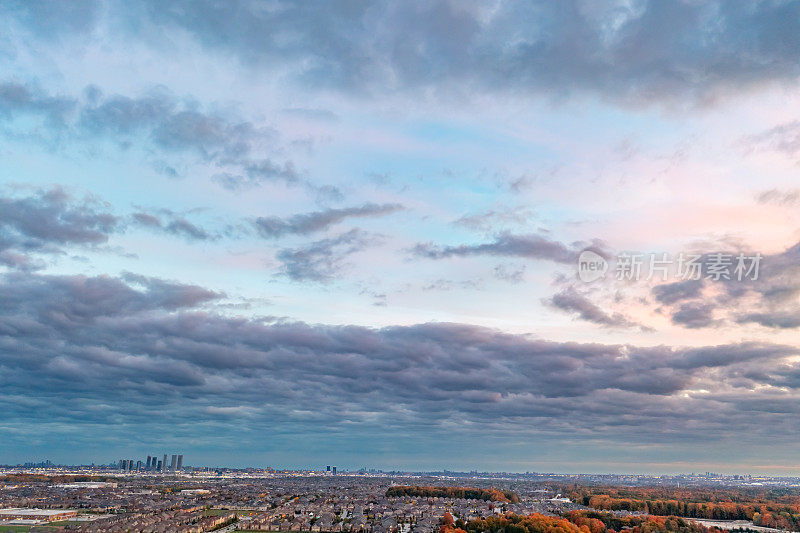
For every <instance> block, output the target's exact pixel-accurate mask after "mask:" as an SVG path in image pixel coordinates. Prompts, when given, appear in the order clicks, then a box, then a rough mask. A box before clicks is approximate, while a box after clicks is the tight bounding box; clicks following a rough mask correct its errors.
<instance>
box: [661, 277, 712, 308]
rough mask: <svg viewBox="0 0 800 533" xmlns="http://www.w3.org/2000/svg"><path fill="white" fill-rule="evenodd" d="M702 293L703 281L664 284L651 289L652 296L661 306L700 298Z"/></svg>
mask: <svg viewBox="0 0 800 533" xmlns="http://www.w3.org/2000/svg"><path fill="white" fill-rule="evenodd" d="M702 291H703V280H702V279H698V280H691V279H689V280H685V281H677V282H674V283H664V284H661V285H656V286H655V287H653V296H655V298H656V300H657V301H658V302H660V303H662V304H667V305H670V304H674V303H675V302H678V301H681V300H687V299H691V298H698V297H700V295H701V293H702Z"/></svg>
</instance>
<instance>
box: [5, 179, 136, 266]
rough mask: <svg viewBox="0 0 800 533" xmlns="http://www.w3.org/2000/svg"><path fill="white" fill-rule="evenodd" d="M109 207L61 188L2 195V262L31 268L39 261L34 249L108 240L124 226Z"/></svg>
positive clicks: (58, 250) (60, 248) (59, 250)
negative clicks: (33, 254) (17, 195)
mask: <svg viewBox="0 0 800 533" xmlns="http://www.w3.org/2000/svg"><path fill="white" fill-rule="evenodd" d="M107 209H108V206H107V205H105V204H103V203H102V202H99V201H98V200H96V199H92V198H87V199H85V200H83V201H79V200H75V199H73V198H72V197H71V196H70V195H69V194H67V193H66V192H65V191H64V190H62V189H60V188H53V189H50V190H46V191H38V192H36V193H35V194H33V195H32V196H27V197H15V196H4V197H0V262H2V263H3V264H6V265H7V266H12V267H16V268H20V267H21V268H28V267H32V266H34V265H36V261H35V260H34V259H33V258H31V257H30V254H32V253H51V254H52V253H63V248H64V247H65V246H69V245H83V246H96V245H101V244H105V243H106V242H107V241H108V238H109V235H110V234H111V233H113V232H115V231H117V230H118V229H120V226H121V223H120V220H119V218H118V217H116V216H115V215H113V214H112V213H110V212H108V211H107Z"/></svg>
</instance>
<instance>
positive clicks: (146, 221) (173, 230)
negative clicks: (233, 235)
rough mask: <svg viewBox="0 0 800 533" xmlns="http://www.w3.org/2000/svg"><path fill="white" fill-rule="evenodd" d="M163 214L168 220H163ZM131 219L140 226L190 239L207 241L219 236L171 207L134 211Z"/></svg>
mask: <svg viewBox="0 0 800 533" xmlns="http://www.w3.org/2000/svg"><path fill="white" fill-rule="evenodd" d="M162 216H165V217H166V218H167V220H166V221H164V220H162V219H161V217H162ZM131 219H132V220H133V222H134V223H135V224H137V225H139V226H142V227H146V228H151V229H157V230H160V231H163V232H164V233H168V234H170V235H177V236H181V237H184V238H185V239H186V240H189V241H206V240H213V239H216V238H218V237H217V236H214V235H211V234H210V233H209V232H208V231H206V230H205V229H204V228H202V227H200V226H198V225H196V224H193V223H191V222H189V221H188V220H186V219H185V218H184V217H182V216H179V215H177V214H176V213H173V212H172V211H171V210H169V209H162V210H160V211H159V212H158V213H155V214H154V213H146V212H137V213H133V214H132V215H131Z"/></svg>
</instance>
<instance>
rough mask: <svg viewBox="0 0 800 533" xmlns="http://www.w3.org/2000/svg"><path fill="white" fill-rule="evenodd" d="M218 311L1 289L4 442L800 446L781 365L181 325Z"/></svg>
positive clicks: (748, 354)
mask: <svg viewBox="0 0 800 533" xmlns="http://www.w3.org/2000/svg"><path fill="white" fill-rule="evenodd" d="M221 297H222V295H221V294H219V293H216V292H214V291H209V290H207V289H203V288H200V287H195V286H190V285H184V284H180V283H174V282H167V281H163V280H158V279H153V278H148V277H142V276H137V275H133V274H128V275H126V276H125V277H123V278H109V277H85V276H39V275H32V274H13V275H5V276H2V277H0V344H1V345H2V347H3V349H2V350H0V367H2V369H3V372H2V373H0V386H1V388H0V390H2V391H3V394H0V407H2V409H3V412H4V429H6V428H12V429H14V431H16V430H19V431H22V437H20V436H19V434H17V433H9V434H8V435H9V438H10V439H11V440H12V441H13V442H16V441H15V440H14V439H20V438H22V439H24V435H26V434H27V431H36V432H38V433H40V434H44V435H50V434H52V433H53V432H56V433H58V432H59V431H60V429H59V428H61V427H62V426H63V425H69V426H70V427H71V428H73V429H74V430H75V431H74V432H68V433H63V432H61V434H62V435H63V438H65V439H77V441H81V439H84V440H83V441H90V440H98V441H99V442H103V443H108V442H109V438H110V437H109V435H110V434H111V433H110V432H109V431H108V429H109V428H112V427H113V428H114V432H113V433H114V435H115V436H117V437H118V436H120V435H125V436H126V437H127V436H128V435H129V434H130V435H131V436H132V437H133V438H134V440H135V441H137V442H138V441H139V440H141V439H142V437H141V434H145V435H146V434H148V433H150V434H152V432H157V431H159V430H162V429H163V428H164V427H170V434H173V435H175V434H180V435H182V436H183V437H184V438H194V437H200V436H203V435H206V434H207V433H208V431H209V429H210V428H213V431H212V434H215V435H216V434H229V433H231V432H232V433H233V434H235V439H233V440H231V441H230V442H228V445H230V446H231V447H235V448H236V449H237V450H239V451H240V452H241V453H246V452H247V451H248V450H249V449H256V448H258V449H262V448H261V447H262V446H263V442H264V441H263V431H267V430H268V429H270V428H272V429H273V430H274V431H276V433H275V438H278V439H279V438H281V437H280V435H290V436H292V438H294V439H295V441H296V443H302V442H307V441H308V439H310V438H311V437H312V436H314V435H319V434H320V432H325V434H326V435H330V437H331V438H336V437H337V436H341V435H343V434H347V435H351V436H353V437H354V438H355V439H356V440H358V441H360V442H361V448H359V449H364V446H369V445H370V443H372V442H375V440H376V439H378V440H379V439H383V438H385V437H386V438H388V437H389V436H390V435H395V436H396V435H397V434H398V432H399V433H401V434H403V435H407V436H413V438H414V439H421V442H418V443H417V446H422V447H423V448H425V449H427V451H428V452H430V448H426V446H427V445H428V443H427V441H425V438H426V436H430V435H438V434H439V433H446V434H448V435H450V436H451V438H455V437H458V439H467V440H468V441H469V442H472V441H473V440H474V439H485V438H487V437H491V436H493V435H498V436H499V435H502V436H503V437H504V439H507V438H508V437H509V436H519V437H523V436H527V437H532V436H534V435H535V436H537V438H542V437H546V436H550V437H552V438H555V439H565V438H569V439H570V440H571V442H582V441H583V440H584V439H588V441H591V442H593V443H597V442H606V443H609V444H611V445H629V444H630V443H650V442H658V443H659V444H660V445H661V446H667V447H669V446H675V447H676V448H675V449H676V450H685V447H686V445H687V444H690V443H694V442H698V441H702V440H704V439H707V438H711V437H712V436H713V438H714V439H725V438H728V437H731V438H733V437H734V436H736V438H737V439H743V440H741V441H740V440H737V442H744V441H749V442H756V441H757V440H758V439H760V438H761V437H760V435H762V434H763V431H766V430H768V429H769V428H771V427H774V423H775V421H776V419H777V418H776V417H778V416H780V417H781V418H780V420H781V422H780V424H781V427H782V428H784V429H787V431H785V432H781V434H783V435H786V438H787V439H790V438H791V435H793V434H796V431H797V430H800V422H798V420H800V417H798V416H787V415H796V414H798V413H799V411H798V402H797V401H796V398H797V394H798V393H800V379H798V376H800V369H798V366H797V363H796V362H792V360H791V359H788V358H790V357H792V356H796V355H797V354H798V353H797V352H798V351H797V348H794V347H788V346H780V345H775V344H767V343H739V344H729V345H720V346H706V347H698V348H670V347H665V346H659V347H650V348H643V347H636V346H630V345H602V344H596V343H583V344H582V343H559V342H550V341H546V340H541V339H535V338H533V337H530V336H526V335H511V334H505V333H501V332H498V331H496V330H492V329H488V328H483V327H478V326H471V325H464V324H444V323H433V324H420V325H414V326H393V327H385V328H381V329H372V328H365V327H358V326H323V325H310V324H305V323H301V322H287V321H274V320H270V319H266V320H265V319H245V318H238V317H229V316H224V315H221V314H217V313H214V312H213V309H210V308H209V309H206V310H205V311H200V310H198V309H197V308H196V306H198V305H202V306H209V305H213V304H214V303H215V302H217V301H219V299H220V298H221ZM775 387H782V389H780V390H778V389H775ZM697 391H702V392H697ZM19 398H25V399H26V401H17V400H18V399H19ZM98 405H100V406H102V408H97V407H96V406H98ZM223 415H224V416H223ZM122 420H124V423H121V421H122ZM54 424H56V426H55V428H54V426H53V425H54ZM243 424H244V425H245V426H246V427H247V429H246V430H243V429H242V427H243ZM26 428H27V429H26ZM276 428H277V429H276ZM666 428H668V429H666ZM248 429H249V430H252V431H249V430H248ZM788 430H791V431H788ZM343 432H345V433H343ZM134 434H140V436H138V437H134V436H133V435H134ZM75 435H80V437H76V436H75ZM115 438H116V437H115ZM776 438H777V437H776ZM83 441H81V442H83ZM220 442H222V441H220ZM9 445H12V444H9ZM299 446H300V449H301V450H303V449H305V448H304V447H303V446H304V445H302V444H300V445H299ZM413 451H414V450H413V449H410V448H406V451H405V453H413ZM439 459H440V460H441V459H444V457H442V458H439Z"/></svg>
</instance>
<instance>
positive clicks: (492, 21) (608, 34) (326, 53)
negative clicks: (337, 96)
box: [5, 1, 800, 105]
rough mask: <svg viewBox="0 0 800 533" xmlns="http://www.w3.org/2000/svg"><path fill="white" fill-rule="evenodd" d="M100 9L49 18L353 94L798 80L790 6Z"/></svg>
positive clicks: (673, 90) (604, 92)
mask: <svg viewBox="0 0 800 533" xmlns="http://www.w3.org/2000/svg"><path fill="white" fill-rule="evenodd" d="M100 5H101V6H102V7H101V8H98V7H97V6H96V5H95V4H94V3H88V4H87V6H86V10H85V11H86V17H85V19H84V20H81V21H80V23H79V24H78V23H77V21H79V20H80V19H79V17H78V16H77V14H78V12H81V13H82V12H83V11H82V10H66V9H60V10H55V12H56V13H59V12H61V11H64V13H63V14H64V20H65V22H66V23H64V24H61V25H59V26H60V27H59V28H58V34H59V35H63V34H65V33H69V32H70V31H71V32H72V35H73V37H74V41H77V42H85V39H86V38H87V36H88V34H89V33H91V32H92V31H95V29H96V28H98V27H102V28H106V30H107V31H109V27H111V26H113V28H114V29H119V28H122V35H124V36H125V38H126V39H136V38H139V39H141V38H142V37H140V36H142V35H172V34H175V33H178V32H179V31H180V32H183V33H185V34H186V35H189V36H190V37H191V38H193V39H194V40H195V42H197V43H199V44H200V45H201V46H203V47H205V49H206V50H208V51H213V52H215V53H219V54H223V55H227V56H230V57H233V58H235V59H237V60H238V61H239V62H240V63H241V64H244V65H248V66H256V67H261V68H269V69H272V70H273V71H278V72H281V71H285V72H286V73H287V74H286V75H287V77H288V78H289V80H291V81H293V82H294V83H295V84H296V85H302V86H304V87H308V86H311V85H314V86H318V87H320V88H321V89H323V90H324V89H331V88H333V89H338V90H341V91H347V92H355V93H360V94H365V93H366V94H376V95H378V94H385V93H386V92H387V91H392V92H401V91H407V92H408V93H413V94H420V90H421V89H426V88H429V87H436V88H438V89H439V90H440V91H441V94H442V95H447V96H451V95H452V94H453V93H456V94H458V91H459V88H463V90H462V91H461V93H463V92H464V91H466V90H469V91H472V92H484V93H492V92H494V93H509V92H514V93H517V94H519V93H521V92H526V93H528V94H533V95H545V96H550V97H552V98H563V97H564V96H569V95H570V94H577V95H582V94H593V95H599V96H600V97H602V98H606V99H609V100H613V101H617V102H623V103H625V104H628V105H642V104H651V103H654V102H660V103H670V104H675V103H678V102H681V101H686V100H687V99H688V100H689V101H694V102H696V103H705V102H709V101H713V100H714V99H715V98H718V97H719V96H722V95H726V94H732V93H737V92H739V91H741V90H744V89H748V88H758V87H761V86H763V85H764V84H765V83H769V82H775V83H781V82H794V81H796V80H797V77H798V74H800V67H798V65H797V62H796V57H797V55H798V53H800V42H798V40H797V39H796V38H795V35H797V34H798V33H800V22H798V21H800V7H798V6H797V4H795V3H793V2H759V3H753V4H748V5H747V6H744V7H742V6H737V5H731V4H729V3H727V2H722V1H712V2H702V3H696V2H669V3H664V2H634V3H621V2H615V1H607V2H599V3H596V2H592V3H586V2H578V1H568V2H556V3H553V2H546V1H535V2H524V3H503V4H500V5H493V4H492V5H489V4H484V3H480V2H468V3H453V2H447V1H437V2H422V1H411V2H405V1H393V2H387V3H381V4H377V5H374V4H358V5H346V6H344V5H341V4H330V3H327V2H323V3H320V4H318V5H314V6H298V5H296V4H294V3H292V2H285V1H284V2H276V3H274V4H273V5H272V6H271V8H270V9H265V8H264V6H263V5H261V4H259V3H257V2H245V3H236V4H229V3H218V2H213V1H204V2H185V1H181V2H172V3H170V5H168V6H165V5H164V4H163V3H162V2H154V1H151V2H145V3H141V4H136V5H135V6H132V5H130V4H121V3H115V2H105V3H102V4H100ZM89 6H91V8H90V7H89ZM5 11H6V13H5V15H6V17H8V18H9V19H10V20H12V21H15V22H16V26H20V27H24V28H27V29H28V31H30V32H32V33H34V34H35V35H36V36H41V37H43V38H45V39H47V38H49V37H51V34H52V33H53V32H52V31H51V30H50V28H51V26H53V24H51V23H47V22H46V21H53V20H57V19H54V16H55V15H53V13H47V16H46V17H44V18H40V17H41V15H42V13H43V12H45V11H50V10H49V9H43V8H42V6H41V5H39V4H38V3H36V2H30V3H29V2H25V3H17V4H13V5H12V6H6V7H5ZM103 13H105V16H102V15H99V14H103ZM69 21H73V22H75V24H71V23H70V22H69ZM125 28H127V30H126V29H125ZM281 36H291V38H281ZM148 42H149V43H151V46H153V47H159V46H162V47H166V46H167V43H166V42H165V41H163V40H159V39H153V38H150V39H149V40H148Z"/></svg>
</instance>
